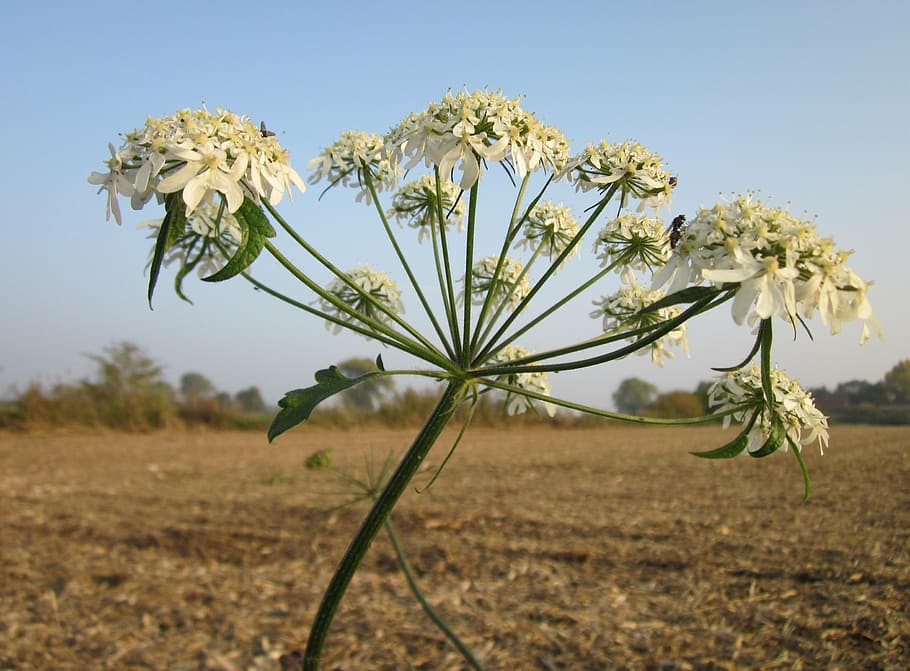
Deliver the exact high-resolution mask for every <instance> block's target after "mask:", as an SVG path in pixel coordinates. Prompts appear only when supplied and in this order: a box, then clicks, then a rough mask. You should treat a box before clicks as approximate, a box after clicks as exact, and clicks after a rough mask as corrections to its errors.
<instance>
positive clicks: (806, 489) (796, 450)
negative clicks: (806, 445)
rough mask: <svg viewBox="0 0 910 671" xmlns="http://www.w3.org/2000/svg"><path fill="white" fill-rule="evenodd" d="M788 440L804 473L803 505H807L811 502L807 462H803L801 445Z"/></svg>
mask: <svg viewBox="0 0 910 671" xmlns="http://www.w3.org/2000/svg"><path fill="white" fill-rule="evenodd" d="M787 440H788V442H789V443H790V447H791V448H792V449H793V454H794V455H795V456H796V460H797V461H798V462H799V469H800V470H801V471H802V472H803V503H805V502H806V501H808V500H809V469H808V468H806V462H805V461H803V452H802V450H801V449H800V447H799V445H797V444H796V443H795V442H793V441H792V440H790V439H789V438H788V439H787Z"/></svg>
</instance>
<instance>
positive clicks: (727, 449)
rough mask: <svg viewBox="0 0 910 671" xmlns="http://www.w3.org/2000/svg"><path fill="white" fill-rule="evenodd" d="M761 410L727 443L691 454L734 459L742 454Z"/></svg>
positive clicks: (710, 457)
mask: <svg viewBox="0 0 910 671" xmlns="http://www.w3.org/2000/svg"><path fill="white" fill-rule="evenodd" d="M759 414H761V411H759V410H756V411H755V414H754V415H752V419H750V420H749V421H748V422H747V423H746V425H745V427H743V430H742V431H740V432H739V435H738V436H736V438H734V439H733V440H731V441H730V442H729V443H727V444H726V445H722V446H721V447H718V448H717V449H716V450H707V451H706V452H689V454H691V455H694V456H696V457H701V458H702V459H732V458H733V457H736V456H738V455H740V454H742V451H743V450H745V449H746V446H747V445H748V444H749V432H750V431H751V430H752V427H753V426H754V425H755V421H756V420H757V419H758V416H759Z"/></svg>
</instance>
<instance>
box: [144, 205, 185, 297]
mask: <svg viewBox="0 0 910 671" xmlns="http://www.w3.org/2000/svg"><path fill="white" fill-rule="evenodd" d="M185 230H186V204H184V202H183V198H182V197H181V195H180V193H179V192H178V193H171V194H168V195H167V196H166V197H165V199H164V220H163V221H162V222H161V228H159V229H158V238H157V239H156V240H155V252H154V253H153V254H152V262H151V263H150V264H149V290H148V301H149V307H152V295H153V294H154V293H155V285H156V284H158V275H159V274H160V273H161V264H162V263H163V262H164V253H165V252H166V251H167V250H168V249H170V247H171V246H172V245H173V244H174V243H176V242H177V241H178V240H179V239H180V238H181V236H182V235H183V232H184V231H185Z"/></svg>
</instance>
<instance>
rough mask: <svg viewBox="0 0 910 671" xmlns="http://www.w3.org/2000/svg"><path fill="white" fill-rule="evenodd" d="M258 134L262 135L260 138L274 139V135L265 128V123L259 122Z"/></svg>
mask: <svg viewBox="0 0 910 671" xmlns="http://www.w3.org/2000/svg"><path fill="white" fill-rule="evenodd" d="M259 132H260V133H262V137H275V133H273V132H272V131H270V130H269V129H268V128H266V127H265V121H260V122H259Z"/></svg>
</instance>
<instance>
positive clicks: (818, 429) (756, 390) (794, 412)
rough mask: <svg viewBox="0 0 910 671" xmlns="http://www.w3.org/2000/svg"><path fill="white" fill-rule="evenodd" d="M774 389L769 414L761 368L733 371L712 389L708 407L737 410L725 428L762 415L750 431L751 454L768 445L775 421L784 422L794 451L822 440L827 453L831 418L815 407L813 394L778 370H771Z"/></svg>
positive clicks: (728, 419)
mask: <svg viewBox="0 0 910 671" xmlns="http://www.w3.org/2000/svg"><path fill="white" fill-rule="evenodd" d="M771 389H772V390H773V393H774V405H773V408H772V409H771V412H769V409H768V404H767V402H766V399H765V394H764V390H763V387H762V380H761V371H760V369H759V367H758V366H753V367H751V368H750V369H749V370H736V371H732V372H729V373H726V374H725V375H724V376H723V377H722V378H721V379H720V380H718V381H717V382H715V383H714V384H713V385H711V387H710V388H709V389H708V405H709V406H710V407H711V408H713V409H714V410H715V412H717V413H724V412H729V411H734V412H732V414H728V415H726V416H725V417H724V428H726V427H728V426H730V423H731V420H735V421H737V422H741V423H743V424H748V423H749V422H751V421H752V418H753V417H754V416H755V413H759V417H758V420H757V421H755V423H754V425H753V426H752V429H751V430H750V431H749V438H748V445H747V447H746V449H747V451H749V452H755V451H756V450H758V449H759V448H761V446H762V445H764V443H765V441H766V440H767V438H768V436H769V434H770V432H771V425H772V419H773V418H777V420H778V421H780V422H781V424H782V425H783V427H784V429H785V431H786V437H787V440H786V442H787V443H789V444H791V445H793V447H794V448H796V449H799V446H800V445H808V444H809V443H812V442H815V441H818V446H819V449H820V450H821V451H822V452H824V449H825V447H827V445H828V419H827V417H825V415H823V414H822V413H821V411H819V409H818V408H816V407H815V402H814V401H813V400H812V394H810V393H809V392H807V391H805V390H803V389H802V387H800V386H799V384H798V383H797V382H796V381H795V380H791V379H790V378H788V377H787V376H786V374H784V372H783V371H781V370H779V369H777V368H772V369H771ZM772 413H773V415H772ZM784 447H785V446H784ZM785 449H786V447H785Z"/></svg>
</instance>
